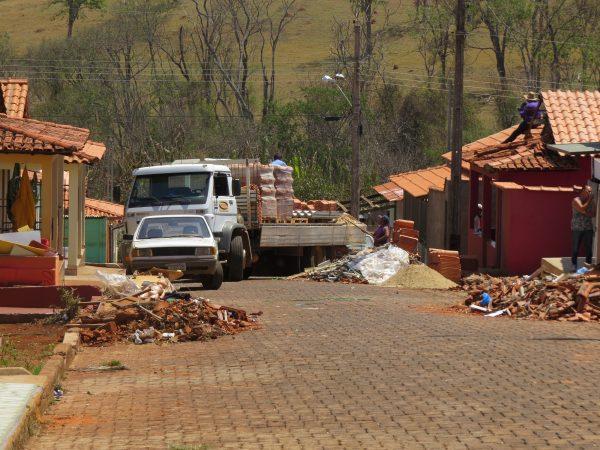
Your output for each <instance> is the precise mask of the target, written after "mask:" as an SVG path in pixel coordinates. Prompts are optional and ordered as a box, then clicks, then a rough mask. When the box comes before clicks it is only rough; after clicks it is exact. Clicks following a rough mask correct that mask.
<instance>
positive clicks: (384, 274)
mask: <svg viewBox="0 0 600 450" xmlns="http://www.w3.org/2000/svg"><path fill="white" fill-rule="evenodd" d="M359 255H360V254H359ZM409 264H410V259H409V255H408V252H406V251H404V250H402V249H401V248H400V247H396V246H393V245H389V246H387V247H382V248H381V249H379V250H377V251H375V252H372V253H368V254H366V255H365V256H363V257H360V256H359V258H358V260H357V261H355V262H354V263H353V265H352V268H353V269H356V270H358V271H360V273H361V274H362V275H363V276H364V277H365V279H366V280H367V281H368V282H369V284H383V283H385V282H386V281H387V280H388V279H390V278H391V277H392V276H394V275H395V274H396V273H398V271H399V270H401V269H403V268H405V267H408V265H409Z"/></svg>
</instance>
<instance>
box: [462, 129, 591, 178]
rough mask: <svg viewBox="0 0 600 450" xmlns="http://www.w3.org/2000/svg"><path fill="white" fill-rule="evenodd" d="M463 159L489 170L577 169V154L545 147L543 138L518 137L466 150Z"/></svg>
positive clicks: (472, 164)
mask: <svg viewBox="0 0 600 450" xmlns="http://www.w3.org/2000/svg"><path fill="white" fill-rule="evenodd" d="M463 159H464V160H465V161H466V162H468V163H470V164H471V166H472V167H478V168H481V169H484V170H487V171H541V170H575V169H578V168H579V164H578V163H577V160H576V159H575V158H572V157H569V156H561V155H559V154H557V153H556V152H551V151H549V150H547V149H546V146H545V144H544V143H543V142H542V140H541V138H539V137H538V138H533V139H529V140H527V141H515V142H511V143H509V144H499V145H495V146H490V147H487V148H483V149H478V150H474V151H470V152H466V153H465V154H464V155H463Z"/></svg>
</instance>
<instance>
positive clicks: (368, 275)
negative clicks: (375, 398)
mask: <svg viewBox="0 0 600 450" xmlns="http://www.w3.org/2000/svg"><path fill="white" fill-rule="evenodd" d="M416 262H418V257H417V256H415V255H411V254H409V253H408V252H406V251H405V250H403V249H401V248H399V247H396V246H394V245H389V244H388V245H385V246H382V247H375V248H367V249H365V250H362V251H360V252H356V253H352V254H349V255H346V256H344V257H342V258H340V259H337V260H335V261H325V262H323V263H321V264H319V265H318V266H317V267H315V268H313V269H309V270H307V271H306V272H303V273H300V274H297V275H292V276H291V277H289V279H295V278H308V279H310V280H314V281H329V282H340V283H355V284H383V283H385V282H386V281H387V280H389V279H390V278H391V277H392V276H394V275H395V274H397V273H398V271H400V270H401V269H403V268H406V267H408V266H409V265H410V264H414V263H416Z"/></svg>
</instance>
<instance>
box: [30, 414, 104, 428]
mask: <svg viewBox="0 0 600 450" xmlns="http://www.w3.org/2000/svg"><path fill="white" fill-rule="evenodd" d="M42 423H43V424H45V425H46V426H47V427H48V428H57V427H62V426H65V425H94V424H95V423H98V421H97V420H96V419H95V418H94V417H90V416H45V417H44V418H43V420H42Z"/></svg>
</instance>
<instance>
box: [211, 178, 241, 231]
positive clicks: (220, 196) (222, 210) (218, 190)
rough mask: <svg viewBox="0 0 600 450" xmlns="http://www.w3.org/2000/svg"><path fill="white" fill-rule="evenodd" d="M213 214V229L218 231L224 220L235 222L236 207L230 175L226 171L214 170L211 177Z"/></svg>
mask: <svg viewBox="0 0 600 450" xmlns="http://www.w3.org/2000/svg"><path fill="white" fill-rule="evenodd" d="M213 180H214V181H213V189H214V192H213V193H214V197H213V198H214V215H215V219H214V220H215V222H214V227H213V231H214V232H217V233H218V232H220V231H221V230H222V229H223V224H224V223H225V222H237V208H236V203H235V199H234V197H233V196H232V195H231V177H230V176H228V174H227V173H222V172H215V174H214V177H213Z"/></svg>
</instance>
